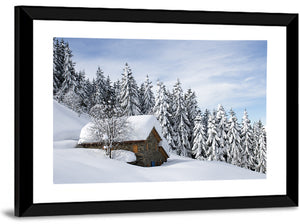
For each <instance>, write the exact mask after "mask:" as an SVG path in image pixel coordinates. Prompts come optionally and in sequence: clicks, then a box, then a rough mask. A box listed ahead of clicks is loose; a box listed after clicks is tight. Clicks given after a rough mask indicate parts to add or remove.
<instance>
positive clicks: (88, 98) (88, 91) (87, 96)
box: [83, 79, 95, 113]
mask: <svg viewBox="0 0 300 224" xmlns="http://www.w3.org/2000/svg"><path fill="white" fill-rule="evenodd" d="M83 92H84V98H83V104H84V107H85V111H84V112H86V113H88V112H89V111H90V109H91V108H92V107H93V106H94V105H95V103H94V102H93V85H92V83H91V82H90V80H89V79H85V81H84V85H83Z"/></svg>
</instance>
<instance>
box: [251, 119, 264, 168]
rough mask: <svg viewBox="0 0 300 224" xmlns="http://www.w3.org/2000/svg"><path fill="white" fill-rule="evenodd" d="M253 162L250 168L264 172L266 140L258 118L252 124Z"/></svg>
mask: <svg viewBox="0 0 300 224" xmlns="http://www.w3.org/2000/svg"><path fill="white" fill-rule="evenodd" d="M253 133H254V134H253V135H254V143H253V154H254V156H253V161H254V162H253V164H252V167H251V169H252V170H255V171H257V172H264V173H265V172H266V150H267V140H266V131H265V128H264V126H263V124H262V122H261V121H260V120H259V121H258V122H256V123H254V125H253Z"/></svg>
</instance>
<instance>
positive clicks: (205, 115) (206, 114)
mask: <svg viewBox="0 0 300 224" xmlns="http://www.w3.org/2000/svg"><path fill="white" fill-rule="evenodd" d="M209 115H210V111H209V110H208V109H205V111H204V113H203V115H202V123H203V126H204V133H205V135H206V136H207V126H208V118H209Z"/></svg>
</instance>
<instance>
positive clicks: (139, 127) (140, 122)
mask: <svg viewBox="0 0 300 224" xmlns="http://www.w3.org/2000/svg"><path fill="white" fill-rule="evenodd" d="M127 122H128V126H129V128H128V130H129V131H128V133H126V137H125V139H126V140H125V141H141V140H146V139H147V138H148V136H149V135H150V132H151V131H152V130H153V128H155V130H156V132H157V133H158V135H159V136H160V137H161V138H162V141H161V142H160V143H159V144H160V145H161V146H162V147H163V148H164V149H165V151H167V152H168V151H169V150H168V149H169V145H168V143H167V141H166V140H165V139H164V138H163V136H162V130H161V126H160V124H159V122H158V120H157V119H156V117H155V116H153V115H138V116H130V117H128V118H127ZM99 141H101V138H100V137H99V136H98V135H97V129H96V127H95V125H94V123H92V122H89V123H88V124H86V125H85V126H84V127H83V128H82V129H81V132H80V139H79V144H80V143H93V142H99Z"/></svg>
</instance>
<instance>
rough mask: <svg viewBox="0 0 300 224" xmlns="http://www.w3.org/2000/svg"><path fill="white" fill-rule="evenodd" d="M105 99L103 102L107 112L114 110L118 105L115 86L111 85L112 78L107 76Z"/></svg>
mask: <svg viewBox="0 0 300 224" xmlns="http://www.w3.org/2000/svg"><path fill="white" fill-rule="evenodd" d="M104 91H105V94H104V95H105V98H104V100H103V102H104V105H105V106H106V108H107V110H113V109H114V107H115V104H116V95H115V91H114V88H113V86H112V85H111V81H110V77H109V75H108V76H107V78H106V80H105V89H104Z"/></svg>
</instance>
